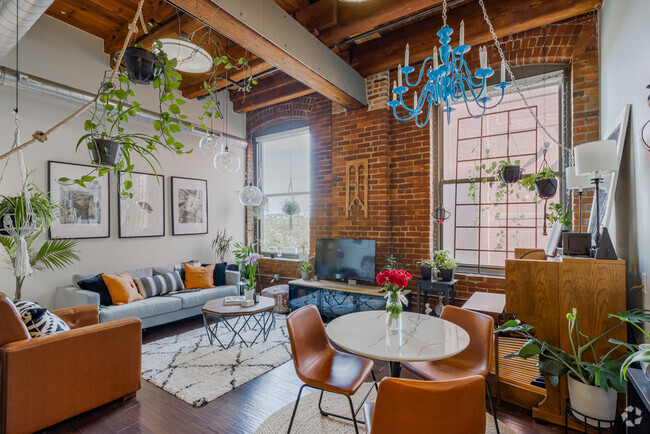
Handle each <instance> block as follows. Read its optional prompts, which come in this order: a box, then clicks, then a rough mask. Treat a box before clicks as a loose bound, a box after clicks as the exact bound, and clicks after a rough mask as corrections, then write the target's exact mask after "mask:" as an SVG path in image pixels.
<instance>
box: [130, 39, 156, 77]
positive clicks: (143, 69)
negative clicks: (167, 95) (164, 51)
mask: <svg viewBox="0 0 650 434" xmlns="http://www.w3.org/2000/svg"><path fill="white" fill-rule="evenodd" d="M124 67H125V69H126V74H127V76H128V77H129V80H131V81H132V82H134V83H137V84H151V82H152V81H153V80H154V78H156V77H157V76H158V74H159V73H160V64H159V62H158V56H157V55H156V54H155V53H153V52H151V51H149V50H146V49H144V48H143V47H142V44H136V45H134V46H133V47H129V48H127V49H126V51H124Z"/></svg>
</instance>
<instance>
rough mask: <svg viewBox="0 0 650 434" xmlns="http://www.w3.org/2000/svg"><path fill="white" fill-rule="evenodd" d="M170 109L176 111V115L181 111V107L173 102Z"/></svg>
mask: <svg viewBox="0 0 650 434" xmlns="http://www.w3.org/2000/svg"><path fill="white" fill-rule="evenodd" d="M169 111H170V112H172V113H174V114H175V115H177V114H179V113H180V112H181V108H180V107H179V106H177V105H176V104H172V105H170V106H169Z"/></svg>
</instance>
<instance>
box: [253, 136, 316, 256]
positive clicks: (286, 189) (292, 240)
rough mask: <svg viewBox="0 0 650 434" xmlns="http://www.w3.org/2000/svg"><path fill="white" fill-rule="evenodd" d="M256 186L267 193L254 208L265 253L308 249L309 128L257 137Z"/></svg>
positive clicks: (286, 252) (294, 251)
mask: <svg viewBox="0 0 650 434" xmlns="http://www.w3.org/2000/svg"><path fill="white" fill-rule="evenodd" d="M256 142H257V146H258V154H257V155H258V158H259V159H258V174H257V175H258V179H259V186H260V188H261V189H262V192H263V193H264V195H265V196H266V200H265V202H264V204H263V205H262V206H261V207H260V208H259V209H258V210H257V211H258V212H257V218H258V220H259V226H258V228H259V232H258V238H259V240H258V241H259V243H260V247H261V249H262V251H263V252H265V253H277V254H279V255H284V256H294V255H298V254H299V253H300V252H301V251H302V250H303V249H304V251H306V252H309V206H310V204H309V192H310V186H309V160H310V159H309V128H307V127H305V128H298V129H292V130H289V131H284V132H280V133H274V134H267V135H263V136H258V137H256Z"/></svg>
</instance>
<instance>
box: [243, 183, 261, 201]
mask: <svg viewBox="0 0 650 434" xmlns="http://www.w3.org/2000/svg"><path fill="white" fill-rule="evenodd" d="M262 200H264V195H263V194H262V191H261V190H260V189H259V188H257V186H255V185H253V184H248V185H247V186H246V187H244V188H242V189H241V191H240V192H239V203H241V204H242V205H244V206H259V205H260V204H261V203H262Z"/></svg>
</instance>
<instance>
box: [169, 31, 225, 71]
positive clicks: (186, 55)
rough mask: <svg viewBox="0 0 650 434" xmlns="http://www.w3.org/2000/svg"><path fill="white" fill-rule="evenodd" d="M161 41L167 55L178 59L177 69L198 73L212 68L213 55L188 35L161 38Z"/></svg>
mask: <svg viewBox="0 0 650 434" xmlns="http://www.w3.org/2000/svg"><path fill="white" fill-rule="evenodd" d="M160 42H161V44H162V49H163V51H164V52H165V53H167V57H169V58H170V59H176V60H177V61H178V65H177V66H176V69H177V70H179V71H181V72H191V73H194V74H198V73H203V72H208V71H210V69H212V56H210V55H209V54H208V52H207V51H205V50H204V49H203V48H201V47H199V46H198V45H196V44H194V43H193V42H191V41H190V40H189V38H188V37H187V35H182V34H181V36H180V38H179V39H174V38H161V39H160Z"/></svg>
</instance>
